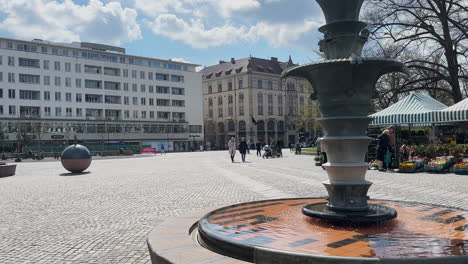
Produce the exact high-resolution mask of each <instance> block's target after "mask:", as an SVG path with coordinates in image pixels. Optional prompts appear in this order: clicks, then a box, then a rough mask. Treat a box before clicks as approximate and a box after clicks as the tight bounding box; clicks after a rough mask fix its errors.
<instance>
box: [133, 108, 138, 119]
mask: <svg viewBox="0 0 468 264" xmlns="http://www.w3.org/2000/svg"><path fill="white" fill-rule="evenodd" d="M133 118H138V110H133Z"/></svg>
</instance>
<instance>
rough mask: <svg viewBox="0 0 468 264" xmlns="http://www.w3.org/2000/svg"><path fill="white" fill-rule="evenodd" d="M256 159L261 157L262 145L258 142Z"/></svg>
mask: <svg viewBox="0 0 468 264" xmlns="http://www.w3.org/2000/svg"><path fill="white" fill-rule="evenodd" d="M256 147H257V157H261V156H262V144H260V142H257V145H256Z"/></svg>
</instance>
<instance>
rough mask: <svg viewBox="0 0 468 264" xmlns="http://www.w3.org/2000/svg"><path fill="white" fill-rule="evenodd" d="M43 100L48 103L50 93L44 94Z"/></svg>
mask: <svg viewBox="0 0 468 264" xmlns="http://www.w3.org/2000/svg"><path fill="white" fill-rule="evenodd" d="M44 100H45V101H50V92H44Z"/></svg>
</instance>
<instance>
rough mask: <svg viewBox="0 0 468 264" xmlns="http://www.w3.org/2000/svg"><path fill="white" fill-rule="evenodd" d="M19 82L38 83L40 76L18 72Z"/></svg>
mask: <svg viewBox="0 0 468 264" xmlns="http://www.w3.org/2000/svg"><path fill="white" fill-rule="evenodd" d="M19 82H20V83H28V84H39V83H40V77H39V75H31V74H20V75H19Z"/></svg>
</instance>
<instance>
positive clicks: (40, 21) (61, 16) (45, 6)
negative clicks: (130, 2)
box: [0, 0, 142, 45]
mask: <svg viewBox="0 0 468 264" xmlns="http://www.w3.org/2000/svg"><path fill="white" fill-rule="evenodd" d="M0 10H1V12H3V13H4V14H5V19H4V20H3V21H2V22H1V23H0V29H2V30H4V31H7V32H10V33H11V34H13V35H15V36H16V37H18V38H24V39H31V38H41V39H46V40H51V41H60V42H71V41H89V42H100V43H109V44H112V45H121V44H122V43H125V42H130V41H133V40H138V39H141V38H142V35H141V29H140V25H139V24H138V23H137V15H138V14H137V11H136V10H135V9H131V8H123V7H122V6H121V4H120V3H119V2H108V3H105V4H104V3H103V2H101V1H99V0H89V2H88V4H87V5H77V4H75V3H73V1H71V0H65V1H63V2H59V1H57V0H15V1H11V0H0Z"/></svg>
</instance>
